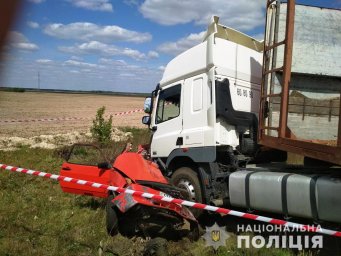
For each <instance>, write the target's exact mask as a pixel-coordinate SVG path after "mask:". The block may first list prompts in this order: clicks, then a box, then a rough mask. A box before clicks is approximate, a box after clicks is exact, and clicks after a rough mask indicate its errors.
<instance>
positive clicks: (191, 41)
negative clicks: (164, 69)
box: [157, 31, 205, 55]
mask: <svg viewBox="0 0 341 256" xmlns="http://www.w3.org/2000/svg"><path fill="white" fill-rule="evenodd" d="M204 35H205V31H203V32H200V33H197V34H190V35H189V36H187V37H183V38H180V39H179V40H178V41H176V42H166V43H163V44H161V45H159V46H158V47H157V50H158V51H159V52H162V53H166V54H169V55H178V54H179V53H181V52H184V51H186V50H187V49H189V48H191V47H193V46H195V45H197V44H198V43H200V42H202V39H203V37H204Z"/></svg>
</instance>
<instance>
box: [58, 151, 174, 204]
mask: <svg viewBox="0 0 341 256" xmlns="http://www.w3.org/2000/svg"><path fill="white" fill-rule="evenodd" d="M113 167H114V168H113V169H107V170H105V169H99V168H98V167H97V166H89V165H81V164H73V163H69V162H64V163H63V165H62V169H61V171H60V175H63V176H67V177H71V178H77V179H81V180H88V181H93V182H98V183H102V184H108V185H112V186H116V187H124V186H125V185H126V184H127V180H126V179H125V178H129V179H130V180H131V181H132V182H133V183H135V182H137V181H152V182H158V183H163V184H168V182H167V180H166V179H165V177H163V175H162V173H161V171H160V170H159V168H158V167H157V165H156V164H155V163H154V162H152V161H149V160H146V159H144V157H143V156H142V155H141V154H138V153H133V152H124V153H122V154H121V155H119V156H118V157H117V158H116V160H115V162H114V165H113ZM124 176H125V177H124ZM60 186H61V187H62V190H63V191H64V192H67V193H72V194H82V195H90V196H95V197H103V198H106V197H107V196H108V191H107V190H106V189H101V188H93V187H85V186H82V185H78V184H75V183H70V182H65V181H61V182H60Z"/></svg>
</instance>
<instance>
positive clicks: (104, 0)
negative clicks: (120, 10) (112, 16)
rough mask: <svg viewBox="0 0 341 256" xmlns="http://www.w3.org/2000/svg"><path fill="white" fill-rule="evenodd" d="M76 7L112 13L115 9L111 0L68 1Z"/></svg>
mask: <svg viewBox="0 0 341 256" xmlns="http://www.w3.org/2000/svg"><path fill="white" fill-rule="evenodd" d="M67 1H68V2H70V3H72V4H73V5H74V6H76V7H79V8H83V9H87V10H92V11H103V12H112V11H113V7H112V4H111V3H110V1H109V0H67Z"/></svg>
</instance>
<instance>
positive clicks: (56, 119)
mask: <svg viewBox="0 0 341 256" xmlns="http://www.w3.org/2000/svg"><path fill="white" fill-rule="evenodd" d="M143 111H144V110H143V109H140V108H138V109H134V110H130V111H125V112H119V113H114V114H112V116H125V115H130V114H133V113H140V112H143ZM109 116H110V115H108V117H109ZM91 119H93V118H91V117H56V118H38V119H12V120H0V123H30V122H53V121H73V120H91Z"/></svg>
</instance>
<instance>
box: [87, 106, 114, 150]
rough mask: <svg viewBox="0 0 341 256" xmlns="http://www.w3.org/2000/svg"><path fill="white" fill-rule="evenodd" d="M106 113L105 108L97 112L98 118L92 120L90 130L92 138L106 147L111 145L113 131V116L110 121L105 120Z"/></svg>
mask: <svg viewBox="0 0 341 256" xmlns="http://www.w3.org/2000/svg"><path fill="white" fill-rule="evenodd" d="M104 112H105V107H104V106H103V107H101V108H99V109H98V110H97V114H96V118H95V119H94V120H92V127H91V128H90V132H91V134H92V138H93V139H94V140H95V141H97V142H98V143H99V144H100V145H101V146H105V145H108V144H109V143H110V141H111V131H112V115H110V117H109V119H108V120H105V119H104Z"/></svg>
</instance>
